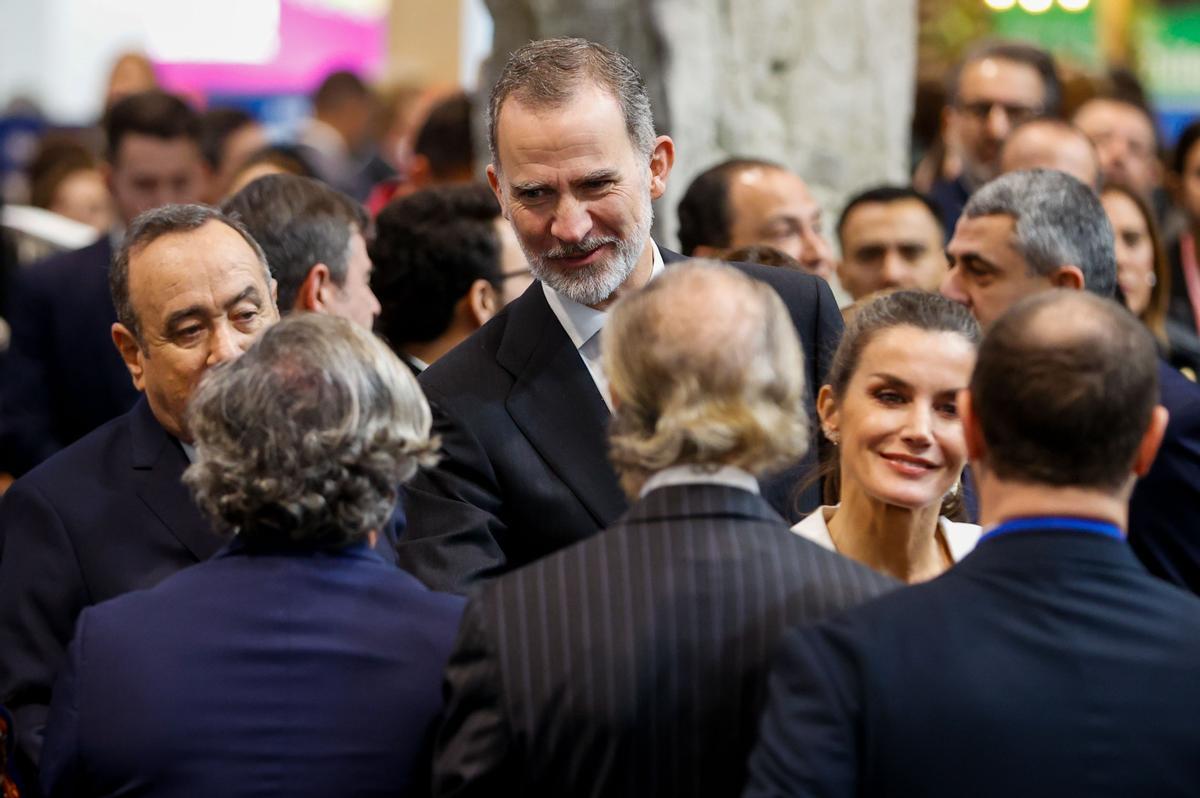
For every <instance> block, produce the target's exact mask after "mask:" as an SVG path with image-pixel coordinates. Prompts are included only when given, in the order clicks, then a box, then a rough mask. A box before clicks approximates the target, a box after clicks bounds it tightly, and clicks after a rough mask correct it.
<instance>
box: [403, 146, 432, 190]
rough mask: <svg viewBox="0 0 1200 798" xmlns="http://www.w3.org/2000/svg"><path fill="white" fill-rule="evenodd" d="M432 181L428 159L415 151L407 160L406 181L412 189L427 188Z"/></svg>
mask: <svg viewBox="0 0 1200 798" xmlns="http://www.w3.org/2000/svg"><path fill="white" fill-rule="evenodd" d="M432 181H433V170H432V169H430V168H429V159H428V158H426V157H425V156H424V155H417V154H416V153H414V154H413V156H412V157H411V158H410V159H409V161H408V183H409V185H411V186H412V187H413V189H414V190H419V189H422V188H428V187H429V184H430V183H431V182H432Z"/></svg>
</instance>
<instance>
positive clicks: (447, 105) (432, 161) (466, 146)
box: [413, 94, 475, 183]
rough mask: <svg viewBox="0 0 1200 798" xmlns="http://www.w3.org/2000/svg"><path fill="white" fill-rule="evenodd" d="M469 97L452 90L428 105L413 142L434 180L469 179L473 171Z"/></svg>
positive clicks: (473, 152) (442, 181)
mask: <svg viewBox="0 0 1200 798" xmlns="http://www.w3.org/2000/svg"><path fill="white" fill-rule="evenodd" d="M471 117H472V109H471V100H470V98H468V97H467V95H465V94H455V95H454V96H452V97H447V98H446V99H444V100H442V101H441V102H439V103H437V104H436V105H435V106H433V108H432V109H430V111H429V114H428V116H426V117H425V121H424V122H423V123H422V124H421V129H420V130H419V131H418V132H417V138H416V141H415V142H414V143H413V154H414V155H416V156H419V157H420V158H422V159H423V164H424V166H425V168H426V169H427V170H428V173H429V178H430V180H431V182H434V183H450V182H455V181H461V180H470V179H471V177H472V175H473V174H474V172H475V143H474V138H473V135H472V125H471Z"/></svg>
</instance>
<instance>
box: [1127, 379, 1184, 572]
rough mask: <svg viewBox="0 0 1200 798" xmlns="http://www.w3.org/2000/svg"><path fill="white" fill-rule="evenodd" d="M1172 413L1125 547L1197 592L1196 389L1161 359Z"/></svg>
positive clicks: (1165, 401)
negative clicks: (1130, 548)
mask: <svg viewBox="0 0 1200 798" xmlns="http://www.w3.org/2000/svg"><path fill="white" fill-rule="evenodd" d="M1158 382H1159V391H1160V393H1161V398H1160V402H1161V403H1162V405H1163V407H1165V408H1167V410H1168V411H1169V412H1170V414H1171V419H1170V421H1169V422H1168V423H1167V434H1166V435H1165V436H1164V437H1163V443H1162V447H1161V448H1160V449H1159V451H1158V456H1157V457H1156V458H1155V460H1154V465H1153V466H1152V467H1151V469H1150V472H1149V473H1148V474H1147V475H1146V476H1145V477H1143V478H1142V479H1141V480H1139V481H1138V484H1137V487H1136V488H1135V489H1134V491H1133V498H1132V500H1131V501H1130V503H1129V545H1131V546H1132V547H1133V550H1134V551H1135V552H1136V553H1137V555H1138V557H1139V558H1140V559H1141V561H1142V562H1143V563H1144V564H1145V566H1146V568H1147V569H1149V571H1150V573H1152V574H1154V575H1156V576H1160V577H1162V578H1163V579H1166V580H1168V581H1170V582H1174V583H1175V584H1177V585H1179V586H1181V587H1185V588H1187V589H1188V590H1191V591H1192V592H1193V593H1198V594H1200V386H1198V385H1196V384H1195V383H1193V382H1190V381H1189V380H1188V379H1186V378H1185V377H1184V376H1183V375H1182V374H1180V373H1179V372H1178V371H1176V370H1175V369H1173V368H1171V367H1170V366H1168V365H1167V364H1166V363H1164V362H1162V361H1159V369H1158Z"/></svg>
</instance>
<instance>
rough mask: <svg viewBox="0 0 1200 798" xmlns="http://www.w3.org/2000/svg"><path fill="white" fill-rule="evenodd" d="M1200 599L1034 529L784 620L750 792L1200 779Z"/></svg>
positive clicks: (1083, 539) (1101, 545)
mask: <svg viewBox="0 0 1200 798" xmlns="http://www.w3.org/2000/svg"><path fill="white" fill-rule="evenodd" d="M1198 668H1200V599H1197V598H1196V597H1195V596H1193V595H1191V594H1189V593H1186V592H1184V591H1182V590H1180V589H1179V588H1177V587H1175V586H1173V585H1169V584H1167V583H1166V582H1163V581H1162V580H1159V579H1156V578H1155V577H1153V576H1151V575H1150V574H1148V573H1146V570H1145V569H1144V568H1143V567H1142V566H1141V564H1140V563H1138V561H1137V560H1136V558H1135V557H1134V556H1133V554H1132V552H1131V551H1130V550H1129V547H1128V546H1126V545H1125V544H1124V542H1122V541H1120V540H1113V539H1111V538H1107V537H1102V536H1099V535H1093V534H1088V533H1083V532H1054V531H1045V530H1041V531H1031V532H1024V533H1014V534H1011V535H1006V536H1002V537H998V538H994V539H989V540H984V541H983V542H981V543H980V544H979V546H978V547H977V548H976V549H975V551H974V552H972V553H971V554H970V555H968V556H967V557H966V558H965V559H963V560H962V561H961V562H960V563H959V564H958V565H956V566H955V567H954V568H952V569H950V570H949V571H948V572H947V573H945V574H944V575H942V576H941V577H939V578H938V579H935V580H934V581H932V582H929V583H926V584H924V585H918V586H915V587H910V588H907V589H904V590H900V591H897V592H895V593H892V594H890V595H888V596H885V597H883V598H881V599H878V600H876V601H873V602H871V603H869V604H865V605H863V606H862V607H859V608H856V609H854V610H850V611H849V612H847V613H846V614H845V615H844V616H842V617H841V618H838V619H835V620H833V621H830V622H828V623H824V624H821V625H820V626H817V627H813V628H808V629H804V630H800V631H798V632H794V633H792V634H791V635H789V636H788V637H787V638H786V639H785V642H784V645H783V648H782V655H781V657H780V658H779V660H778V662H777V663H776V667H775V669H774V671H773V672H772V675H771V678H770V687H769V695H768V700H767V710H766V712H765V714H764V716H763V724H762V729H761V733H760V738H759V744H758V747H757V748H756V749H755V752H754V753H753V754H752V755H751V757H750V785H749V787H748V789H747V790H746V792H745V793H744V795H746V796H753V797H754V798H758V797H759V796H783V795H805V796H860V795H870V796H889V795H895V796H910V795H920V796H925V798H937V796H964V795H969V796H973V798H986V797H987V796H1013V795H1021V796H1047V798H1049V796H1055V798H1058V796H1064V795H1087V796H1122V797H1124V796H1133V795H1137V796H1142V795H1147V796H1148V795H1153V796H1159V797H1161V796H1195V795H1200V735H1197V734H1196V717H1197V715H1200V679H1197V678H1196V675H1197V669H1198Z"/></svg>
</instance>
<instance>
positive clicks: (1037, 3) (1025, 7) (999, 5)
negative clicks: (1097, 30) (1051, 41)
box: [983, 0, 1091, 14]
mask: <svg viewBox="0 0 1200 798" xmlns="http://www.w3.org/2000/svg"><path fill="white" fill-rule="evenodd" d="M1057 2H1058V7H1059V8H1061V9H1062V10H1063V11H1070V12H1072V13H1075V12H1079V11H1083V10H1084V9H1086V8H1087V7H1088V6H1089V5H1090V4H1091V0H1057ZM1054 3H1055V0H983V4H984V5H986V6H987V7H988V8H990V9H992V10H993V11H1008V10H1009V9H1010V8H1014V7H1017V6H1020V8H1021V10H1022V11H1025V12H1028V13H1030V14H1044V13H1045V12H1047V11H1049V10H1050V9H1051V8H1052V7H1053V6H1054Z"/></svg>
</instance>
